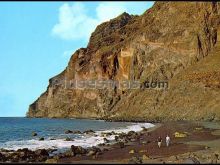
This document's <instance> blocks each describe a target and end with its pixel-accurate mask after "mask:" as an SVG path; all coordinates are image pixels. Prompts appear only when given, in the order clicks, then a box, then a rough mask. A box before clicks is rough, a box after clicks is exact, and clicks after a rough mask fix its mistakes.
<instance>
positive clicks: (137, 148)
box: [0, 121, 220, 164]
mask: <svg viewBox="0 0 220 165" xmlns="http://www.w3.org/2000/svg"><path fill="white" fill-rule="evenodd" d="M155 125H156V126H155V127H153V128H149V129H144V130H143V131H141V132H133V131H131V132H129V133H127V134H123V135H122V134H121V135H120V134H119V135H118V136H119V137H120V138H121V139H120V140H116V141H115V142H114V143H108V142H106V143H104V144H102V145H99V146H96V147H94V148H91V149H83V148H82V147H77V146H73V147H71V146H70V147H71V149H70V150H69V151H66V152H65V153H59V154H54V155H51V154H47V153H49V150H44V149H42V150H38V151H29V150H27V149H26V150H25V149H24V150H18V151H11V152H9V151H1V152H0V159H2V160H1V162H6V163H11V162H39V163H74V164H88V163H89V164H93V163H94V164H97V163H100V164H101V163H105V164H108V163H115V164H119V163H124V164H128V163H220V161H219V155H220V147H219V146H220V124H219V123H212V122H187V121H182V122H164V123H160V124H155ZM166 135H169V136H170V137H171V144H170V146H169V147H167V146H166V144H165V137H166ZM106 136H108V135H106ZM159 136H161V137H162V139H163V141H162V146H161V148H159V147H158V146H157V139H158V137H159ZM123 140H124V141H123ZM3 158H4V159H3ZM3 160H4V161H3Z"/></svg>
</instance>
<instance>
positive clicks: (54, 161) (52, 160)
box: [45, 158, 58, 163]
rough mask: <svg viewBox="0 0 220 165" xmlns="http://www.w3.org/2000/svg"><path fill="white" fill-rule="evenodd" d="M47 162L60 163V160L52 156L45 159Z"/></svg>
mask: <svg viewBox="0 0 220 165" xmlns="http://www.w3.org/2000/svg"><path fill="white" fill-rule="evenodd" d="M45 163H58V160H57V159H55V158H50V159H47V160H46V161H45Z"/></svg>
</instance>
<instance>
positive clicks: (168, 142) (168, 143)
mask: <svg viewBox="0 0 220 165" xmlns="http://www.w3.org/2000/svg"><path fill="white" fill-rule="evenodd" d="M166 145H167V147H169V145H170V137H169V136H168V135H167V136H166Z"/></svg>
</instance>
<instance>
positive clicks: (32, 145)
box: [0, 123, 154, 150]
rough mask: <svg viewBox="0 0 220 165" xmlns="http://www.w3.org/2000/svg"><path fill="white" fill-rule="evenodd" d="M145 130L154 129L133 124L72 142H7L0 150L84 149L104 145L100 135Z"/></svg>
mask: <svg viewBox="0 0 220 165" xmlns="http://www.w3.org/2000/svg"><path fill="white" fill-rule="evenodd" d="M143 127H145V128H151V127H154V124H151V123H133V124H132V125H130V126H127V127H125V128H118V129H109V130H102V131H101V130H99V131H96V132H95V133H94V135H85V134H83V135H80V137H78V138H74V139H73V141H65V139H64V138H57V139H55V140H50V138H46V139H45V140H44V141H39V140H37V139H31V140H21V141H8V142H5V143H3V144H0V148H4V149H8V150H17V149H21V148H28V149H30V150H36V149H43V148H44V149H49V148H50V149H58V150H65V149H68V148H70V146H71V145H75V146H81V147H84V148H88V147H92V146H97V145H98V144H101V143H104V137H102V136H101V134H102V133H108V132H112V131H113V132H115V133H128V132H129V131H135V132H139V131H141V130H142V129H143ZM115 136H116V135H111V136H108V137H106V138H107V139H108V140H110V141H113V140H114V139H115Z"/></svg>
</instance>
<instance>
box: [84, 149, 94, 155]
mask: <svg viewBox="0 0 220 165" xmlns="http://www.w3.org/2000/svg"><path fill="white" fill-rule="evenodd" d="M95 154H96V152H95V151H93V150H91V151H89V153H88V154H87V155H86V156H93V155H95Z"/></svg>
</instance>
